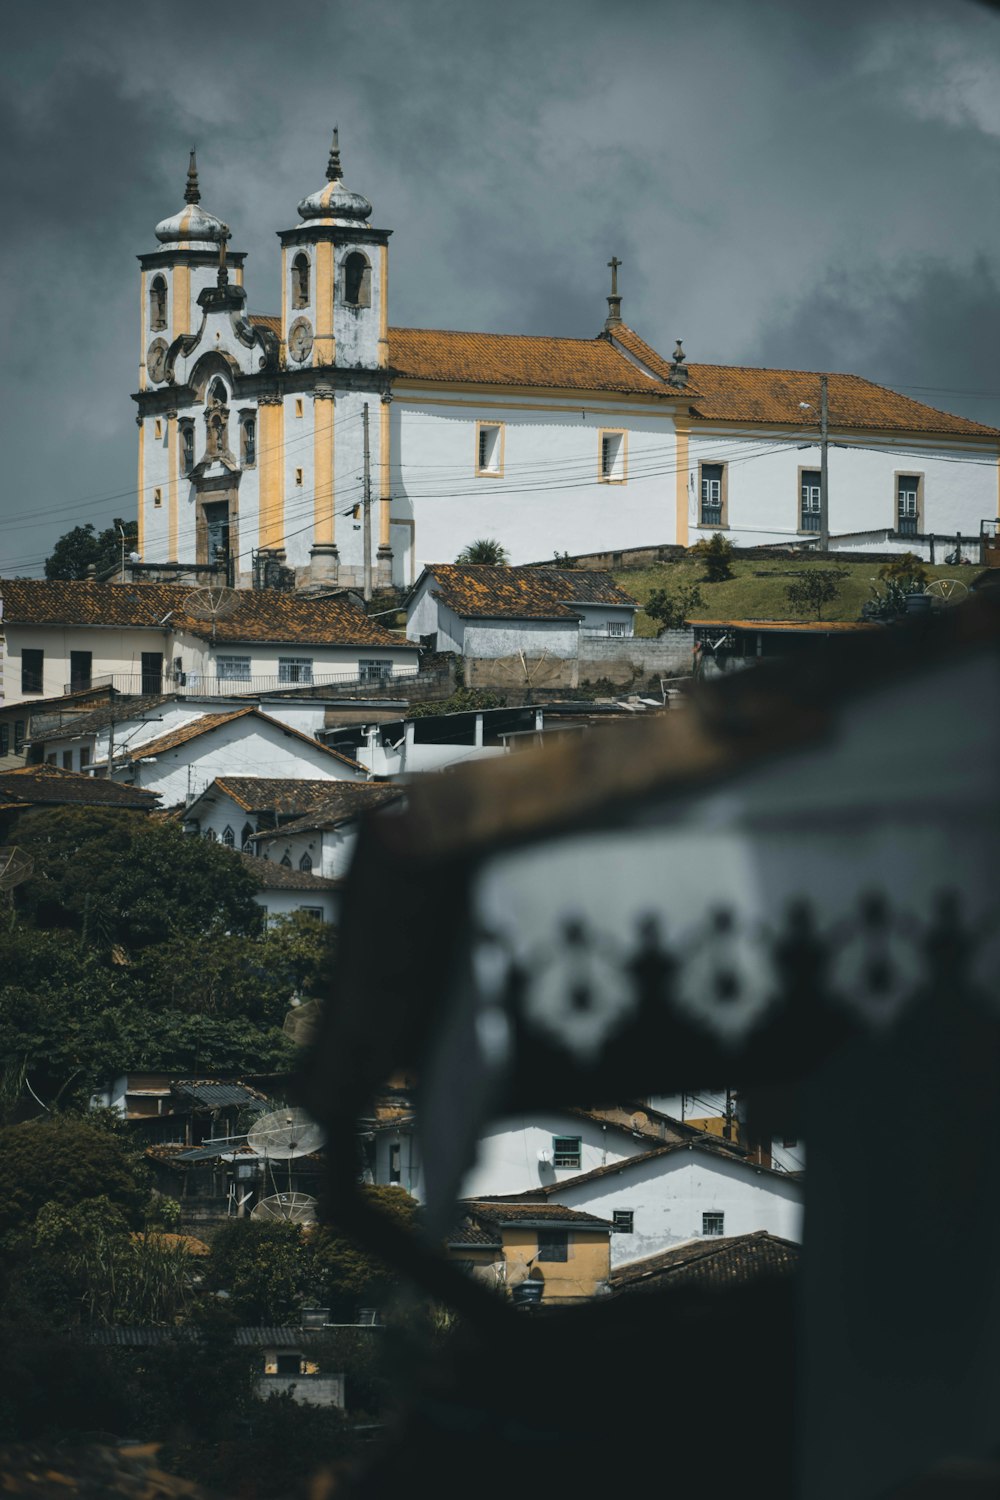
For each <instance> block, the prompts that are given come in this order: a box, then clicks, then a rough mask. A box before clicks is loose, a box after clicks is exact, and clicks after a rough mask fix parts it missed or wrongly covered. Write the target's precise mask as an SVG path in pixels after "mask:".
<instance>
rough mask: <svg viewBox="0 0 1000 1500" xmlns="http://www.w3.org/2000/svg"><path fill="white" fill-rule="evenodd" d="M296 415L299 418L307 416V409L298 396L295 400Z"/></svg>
mask: <svg viewBox="0 0 1000 1500" xmlns="http://www.w3.org/2000/svg"><path fill="white" fill-rule="evenodd" d="M295 415H296V416H297V417H302V416H304V415H305V407H304V406H303V404H302V397H301V396H296V398H295Z"/></svg>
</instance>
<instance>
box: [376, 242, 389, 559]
mask: <svg viewBox="0 0 1000 1500" xmlns="http://www.w3.org/2000/svg"><path fill="white" fill-rule="evenodd" d="M378 268H379V270H378V274H379V309H378V363H379V369H381V370H384V369H385V367H386V365H387V364H388V363H389V246H388V245H380V246H379V252H378ZM386 545H387V546H388V541H387V542H386Z"/></svg>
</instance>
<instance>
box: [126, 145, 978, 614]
mask: <svg viewBox="0 0 1000 1500" xmlns="http://www.w3.org/2000/svg"><path fill="white" fill-rule="evenodd" d="M316 175H317V176H318V175H319V174H318V171H317V174H316ZM184 196H185V202H184V205H183V206H182V207H181V208H180V210H179V212H177V213H175V214H173V215H171V216H170V217H168V218H166V219H164V220H162V221H161V222H160V223H159V224H157V226H156V229H155V234H156V238H157V240H158V242H159V243H158V245H157V247H156V248H155V249H151V250H148V251H146V252H145V253H143V254H141V255H140V257H139V263H140V270H141V274H140V282H139V286H138V288H137V290H138V293H139V314H140V317H139V321H140V342H139V348H140V357H139V366H138V371H137V387H138V388H137V390H136V392H135V395H134V400H135V402H136V404H137V407H138V422H139V472H140V476H141V477H140V481H139V484H140V503H139V552H140V553H141V555H142V558H143V562H144V565H149V566H155V565H158V564H173V565H178V564H192V565H193V564H197V565H198V566H199V567H201V568H203V569H204V568H210V567H212V566H215V567H216V568H217V570H218V574H219V577H220V579H229V580H230V581H232V582H236V583H249V582H250V580H251V577H252V576H253V564H254V554H255V553H256V560H257V563H258V566H259V564H260V562H261V560H262V559H263V560H264V561H265V564H266V565H270V564H272V563H274V564H278V565H280V566H284V567H287V568H289V569H290V570H292V571H293V572H294V575H295V578H296V580H297V581H298V582H299V583H300V584H301V583H305V582H307V581H309V582H313V583H315V582H318V581H322V582H329V581H338V580H339V582H340V583H348V584H351V585H357V584H358V583H360V582H361V580H362V577H363V572H364V558H363V545H364V529H363V526H362V522H361V516H360V513H359V506H358V500H359V491H358V482H357V481H358V475H359V474H360V473H361V472H362V468H363V462H364V453H365V449H366V442H367V450H368V452H369V453H370V457H371V475H372V491H373V497H374V502H375V503H374V516H373V526H372V546H373V552H374V555H373V556H372V558H371V563H372V567H373V570H374V572H375V576H376V579H377V581H379V582H380V583H388V582H389V581H390V580H391V581H393V582H395V583H396V584H397V585H400V586H410V585H412V584H413V583H414V581H415V580H416V579H417V578H418V577H419V575H420V572H421V569H422V568H423V567H425V566H428V565H430V564H431V563H433V562H434V561H435V560H436V559H438V558H452V557H455V556H456V555H457V554H458V553H459V551H460V550H461V549H462V548H463V547H465V546H466V545H468V544H469V543H470V542H472V541H474V540H475V539H476V538H478V537H483V536H490V537H495V538H497V539H498V540H499V541H501V542H502V543H503V545H504V547H505V548H506V549H507V552H508V555H509V556H510V558H511V560H512V561H513V562H514V563H515V564H520V563H524V562H531V561H538V560H541V559H548V558H551V557H552V556H553V553H554V552H555V551H557V550H558V551H560V552H569V553H572V554H577V553H587V552H605V551H609V550H611V549H623V548H629V547H641V546H650V545H654V544H661V543H675V544H679V545H681V546H686V545H690V544H691V543H693V542H696V541H697V540H698V539H699V538H700V537H703V536H711V535H712V534H713V533H714V532H715V531H717V530H722V531H724V532H725V533H726V534H727V535H728V536H729V537H731V538H732V540H734V541H736V542H739V543H740V544H741V545H751V546H752V545H755V544H758V543H762V542H781V541H786V542H787V541H790V540H793V539H796V538H800V537H804V538H806V539H808V538H810V537H815V536H816V533H817V530H818V525H819V510H818V505H819V468H820V423H821V407H822V399H823V398H822V391H821V379H822V377H821V376H820V375H819V374H818V373H814V372H811V371H802V370H766V369H752V368H746V367H735V366H729V365H705V364H700V363H693V364H688V362H687V359H686V356H685V354H684V352H683V350H682V349H681V348H680V346H679V345H678V347H677V349H675V351H674V354H673V356H672V357H664V356H663V355H662V354H660V353H659V352H658V351H657V350H656V349H654V348H653V347H652V346H651V345H650V344H649V343H647V342H646V340H645V339H643V338H641V337H640V336H639V334H637V333H636V332H635V331H634V330H633V329H631V328H630V327H629V326H628V325H627V324H626V323H625V322H624V321H623V319H622V316H621V303H622V298H621V295H620V294H619V292H618V287H617V281H616V275H617V262H616V261H615V263H614V264H615V270H614V271H613V272H612V277H613V280H612V286H611V295H610V296H609V297H608V299H607V303H608V307H607V316H606V317H603V309H602V315H601V316H600V317H599V316H595V318H594V325H593V326H592V327H591V328H590V329H587V330H582V331H584V332H586V334H587V335H588V336H586V337H580V338H553V337H547V336H545V335H544V334H541V335H532V336H527V335H512V334H504V333H495V332H455V331H453V330H448V329H445V328H440V327H437V328H395V327H392V326H390V323H389V307H388V289H389V235H390V231H389V230H386V229H379V228H373V227H372V226H371V224H370V222H369V220H370V219H371V216H372V205H371V203H369V202H368V200H367V199H366V198H365V197H363V196H362V195H361V194H360V193H357V192H353V191H352V190H350V189H349V188H348V187H347V186H346V184H345V182H344V174H343V168H342V163H341V157H340V150H339V145H338V144H337V142H334V147H333V150H332V151H331V153H330V157H329V161H328V163H327V169H326V181H325V182H324V183H323V184H322V185H321V186H319V187H318V188H317V189H316V190H315V191H313V192H310V193H307V195H306V196H305V197H303V198H302V200H301V202H300V203H299V205H298V214H297V218H296V216H295V215H294V213H293V208H292V202H291V201H290V202H289V204H288V211H287V212H288V218H289V219H293V218H296V222H294V223H293V224H292V226H291V227H289V228H285V229H281V230H279V235H278V238H279V241H280V244H281V261H280V275H279V276H276V277H275V282H274V297H273V305H274V306H275V307H276V308H280V312H276V313H274V314H254V313H252V312H251V311H249V308H248V305H247V294H246V291H245V290H244V287H243V274H244V269H245V260H246V256H245V254H244V252H242V251H240V250H236V249H233V250H229V251H228V253H227V255H223V253H222V251H223V246H224V244H225V242H226V240H227V239H228V235H229V230H228V227H227V226H226V225H225V224H223V223H222V221H221V220H220V219H219V218H218V217H216V216H215V215H214V214H212V213H210V212H208V211H207V210H206V209H204V208H203V207H202V206H201V203H200V197H201V194H200V186H199V183H198V178H197V173H196V172H194V171H193V170H192V171H191V172H190V173H189V176H188V181H187V186H186V189H185V195H184ZM404 253H405V252H404ZM223 262H225V263H223ZM466 265H468V258H466ZM276 269H277V268H276ZM599 301H600V298H599V296H598V295H597V294H596V289H595V296H594V303H595V314H596V312H597V304H598V302H599ZM601 322H603V326H599V325H600V323H601ZM694 332H695V334H697V330H694ZM827 394H828V403H827V404H828V424H827V425H828V433H829V440H830V445H831V446H830V449H829V521H830V531H831V533H832V534H833V535H837V534H838V533H852V534H854V533H858V532H875V533H884V532H885V531H886V530H888V531H890V532H891V533H892V535H893V538H894V539H896V540H899V539H903V540H904V541H905V543H906V545H907V546H908V547H913V548H914V549H915V550H921V549H922V548H923V539H924V538H925V537H927V536H928V535H933V534H935V533H937V534H938V535H939V536H942V537H943V536H951V537H952V538H953V537H954V535H955V533H956V532H957V531H960V532H962V533H964V534H966V535H969V536H972V535H977V534H978V532H979V526H980V522H981V520H982V519H984V518H991V517H995V516H996V513H997V467H998V453H1000V448H998V445H1000V433H998V431H997V430H996V429H995V428H992V427H987V426H985V425H983V424H982V423H978V422H973V421H970V420H969V419H967V418H964V417H956V416H953V415H951V414H949V413H947V412H940V411H936V410H935V409H933V408H932V407H929V406H926V405H924V404H923V403H922V402H919V401H914V400H911V399H910V398H909V397H906V396H902V395H900V394H898V393H897V392H894V391H890V390H887V389H885V388H884V387H882V386H878V385H875V384H874V383H873V382H871V381H868V380H865V379H863V378H862V377H860V376H858V375H851V374H831V375H829V377H828V391H827ZM849 545H850V543H849Z"/></svg>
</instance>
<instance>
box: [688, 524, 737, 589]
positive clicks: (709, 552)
mask: <svg viewBox="0 0 1000 1500" xmlns="http://www.w3.org/2000/svg"><path fill="white" fill-rule="evenodd" d="M691 555H692V557H696V558H698V560H699V561H700V562H702V563H704V565H705V578H704V582H705V583H725V581H726V579H727V578H732V576H733V544H732V542H731V541H730V540H729V539H728V537H724V536H723V535H722V533H721V532H720V531H717V532H715V534H714V535H713V536H712V537H711V539H709V538H706V537H702V538H701V541H699V542H695V544H694V546H693V547H692V548H691Z"/></svg>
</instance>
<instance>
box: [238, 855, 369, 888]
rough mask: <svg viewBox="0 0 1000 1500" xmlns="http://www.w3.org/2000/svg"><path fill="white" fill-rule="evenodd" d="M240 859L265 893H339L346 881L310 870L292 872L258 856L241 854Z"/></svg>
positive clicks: (275, 862)
mask: <svg viewBox="0 0 1000 1500" xmlns="http://www.w3.org/2000/svg"><path fill="white" fill-rule="evenodd" d="M240 859H241V860H242V861H243V863H244V864H245V865H246V867H247V869H248V870H249V871H250V873H251V874H252V875H254V876H255V877H256V878H257V880H259V881H260V885H261V889H262V890H265V891H314V892H317V893H318V892H320V891H339V890H341V889H342V887H343V886H344V884H345V881H344V880H334V879H331V877H330V876H328V875H313V874H312V872H311V871H309V870H292V869H289V867H288V866H287V865H283V864H279V863H278V862H277V861H276V860H270V859H260V858H258V856H257V855H256V854H240Z"/></svg>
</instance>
